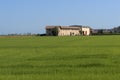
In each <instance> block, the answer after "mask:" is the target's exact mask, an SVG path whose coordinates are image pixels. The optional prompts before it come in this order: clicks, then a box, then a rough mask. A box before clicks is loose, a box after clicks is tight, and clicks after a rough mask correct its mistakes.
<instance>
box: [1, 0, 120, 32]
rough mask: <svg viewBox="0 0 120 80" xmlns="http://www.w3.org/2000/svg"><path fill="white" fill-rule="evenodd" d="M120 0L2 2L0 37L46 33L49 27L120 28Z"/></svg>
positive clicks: (11, 0) (6, 0) (27, 0)
mask: <svg viewBox="0 0 120 80" xmlns="http://www.w3.org/2000/svg"><path fill="white" fill-rule="evenodd" d="M119 4H120V0H0V34H8V33H27V32H30V33H44V32H45V26H46V25H88V26H91V27H92V28H112V27H114V26H119V25H120V9H119V8H120V5H119Z"/></svg>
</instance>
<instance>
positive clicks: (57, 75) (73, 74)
mask: <svg viewBox="0 0 120 80" xmlns="http://www.w3.org/2000/svg"><path fill="white" fill-rule="evenodd" d="M0 80H120V36H76V37H25V36H24V37H17V36H16V37H0Z"/></svg>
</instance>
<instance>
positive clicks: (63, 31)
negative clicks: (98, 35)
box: [46, 25, 90, 36]
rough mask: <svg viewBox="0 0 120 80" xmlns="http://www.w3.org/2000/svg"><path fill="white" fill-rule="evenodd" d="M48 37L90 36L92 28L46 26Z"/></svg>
mask: <svg viewBox="0 0 120 80" xmlns="http://www.w3.org/2000/svg"><path fill="white" fill-rule="evenodd" d="M46 35H47V36H79V35H86V36H87V35H90V27H88V26H78V25H73V26H46Z"/></svg>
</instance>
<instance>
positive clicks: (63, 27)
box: [46, 26, 80, 29]
mask: <svg viewBox="0 0 120 80" xmlns="http://www.w3.org/2000/svg"><path fill="white" fill-rule="evenodd" d="M55 27H60V28H61V29H80V27H69V26H46V29H53V28H55Z"/></svg>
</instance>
